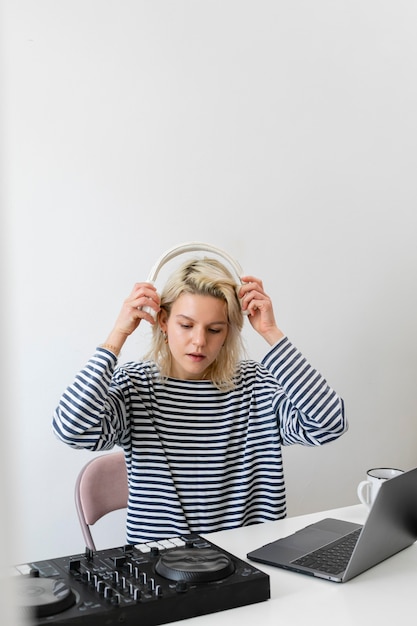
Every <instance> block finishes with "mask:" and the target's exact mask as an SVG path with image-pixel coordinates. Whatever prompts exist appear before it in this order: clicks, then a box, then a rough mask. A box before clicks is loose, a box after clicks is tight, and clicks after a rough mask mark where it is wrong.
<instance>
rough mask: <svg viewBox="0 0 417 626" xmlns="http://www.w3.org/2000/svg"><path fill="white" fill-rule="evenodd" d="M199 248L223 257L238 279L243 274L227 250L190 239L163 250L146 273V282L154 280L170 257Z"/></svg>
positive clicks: (195, 250)
mask: <svg viewBox="0 0 417 626" xmlns="http://www.w3.org/2000/svg"><path fill="white" fill-rule="evenodd" d="M199 250H203V251H205V252H212V253H213V254H217V255H218V256H220V257H222V258H223V259H225V260H226V261H227V262H228V263H229V264H230V265H231V267H232V268H233V269H234V271H235V272H236V275H237V277H238V279H239V281H240V277H241V276H242V274H243V270H242V268H241V266H240V265H239V263H238V262H237V261H236V260H235V259H233V258H232V257H231V256H230V255H229V254H227V252H225V251H224V250H221V249H220V248H216V247H215V246H212V245H210V244H207V243H202V242H199V241H190V242H188V243H182V244H179V245H178V246H174V247H173V248H170V249H169V250H167V251H166V252H164V254H163V255H162V256H161V257H160V258H159V259H158V261H157V262H156V263H155V265H154V266H153V268H152V269H151V271H150V273H149V275H148V282H150V283H153V282H154V281H155V280H156V277H157V276H158V274H159V271H160V269H161V268H162V266H163V265H165V263H168V261H170V260H171V259H173V258H175V257H176V256H179V255H180V254H184V253H185V252H197V251H199Z"/></svg>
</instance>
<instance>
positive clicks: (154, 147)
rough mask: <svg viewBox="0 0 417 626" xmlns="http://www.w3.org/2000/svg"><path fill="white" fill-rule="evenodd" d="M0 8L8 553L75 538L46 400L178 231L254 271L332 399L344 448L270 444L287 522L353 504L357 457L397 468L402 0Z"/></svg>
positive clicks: (414, 12)
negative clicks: (10, 483)
mask: <svg viewBox="0 0 417 626" xmlns="http://www.w3.org/2000/svg"><path fill="white" fill-rule="evenodd" d="M4 10H5V16H4V19H3V29H4V33H5V39H4V44H5V55H4V59H5V70H6V73H5V77H4V81H5V87H6V89H5V100H4V105H5V110H4V144H3V145H4V148H5V154H6V157H7V158H6V163H5V178H6V183H7V184H6V188H5V195H6V207H7V213H6V220H7V224H6V227H7V241H8V255H9V257H8V258H9V267H10V270H9V276H10V278H11V287H10V290H9V292H8V294H7V301H8V302H9V303H10V302H11V306H10V309H11V311H12V316H13V320H14V324H12V325H11V328H10V329H7V330H6V332H7V336H8V337H9V338H10V339H11V341H12V345H13V351H12V354H11V360H10V361H9V365H10V369H9V375H10V378H11V382H10V385H11V386H10V388H9V391H11V393H12V397H13V403H12V408H11V410H10V411H9V412H8V413H7V414H5V415H3V421H4V422H9V424H10V425H11V427H12V429H13V437H12V438H11V439H10V440H9V441H8V446H7V449H8V450H11V451H12V465H13V473H14V475H15V484H16V487H17V496H16V497H17V505H16V511H17V518H18V522H17V523H18V527H19V530H20V534H21V536H19V541H18V542H16V543H15V545H14V546H13V558H14V559H15V561H21V560H29V559H37V558H47V557H53V556H58V555H63V554H71V553H75V552H79V551H81V550H82V549H83V543H82V539H81V535H80V531H79V529H78V524H77V520H76V516H75V509H74V504H73V486H74V482H75V478H76V475H77V473H78V471H79V469H80V468H81V466H82V465H83V464H84V463H85V462H86V461H87V460H89V459H90V458H92V457H91V453H88V452H79V451H74V450H71V449H69V448H66V447H65V446H64V445H63V444H61V443H59V442H58V441H56V440H55V439H54V437H53V435H52V432H51V416H52V412H53V410H54V408H55V405H56V403H57V402H58V399H59V396H60V394H61V392H62V391H63V389H64V387H65V386H66V385H67V384H68V383H69V382H70V381H71V380H72V378H73V376H74V374H75V373H76V371H77V370H78V369H79V368H80V367H81V366H82V365H83V364H84V362H85V361H86V360H87V358H88V357H89V356H90V354H91V352H92V351H93V349H94V347H95V346H96V345H97V344H98V343H100V342H102V341H103V340H104V339H105V337H106V334H107V332H108V331H109V329H110V328H111V325H112V323H113V320H114V318H115V316H116V314H117V313H118V310H119V308H120V305H121V302H122V300H123V299H124V297H125V296H127V294H128V293H129V292H130V289H131V286H132V284H133V283H134V282H135V281H136V280H143V279H145V278H146V276H147V274H148V271H149V269H150V267H151V266H152V265H153V263H154V262H155V260H156V259H157V258H158V257H159V256H160V254H161V253H162V252H163V251H164V250H165V249H167V248H169V247H171V246H173V245H175V244H177V243H180V242H183V241H188V240H203V241H206V242H209V243H212V244H214V245H217V246H220V247H222V248H224V249H226V250H227V251H228V252H229V253H230V254H232V255H233V256H235V257H236V258H237V259H238V260H239V261H240V263H241V265H242V266H243V268H244V270H245V271H246V272H248V273H253V274H255V275H259V276H261V277H262V278H263V280H264V284H265V286H266V288H267V290H268V291H269V293H270V294H271V296H272V297H273V300H274V303H275V309H276V315H277V318H278V320H279V323H280V325H281V327H282V328H283V329H284V331H285V332H287V334H288V335H289V337H290V338H291V339H292V341H293V342H294V343H295V344H296V345H297V346H298V347H299V348H300V349H302V351H303V352H304V354H305V355H306V356H307V357H308V358H309V359H310V361H311V362H312V363H313V364H314V365H316V366H317V367H318V368H319V369H320V370H321V371H322V373H323V374H325V376H326V377H327V379H328V381H329V382H330V384H331V385H332V386H334V387H335V388H336V389H337V390H338V391H339V392H340V393H341V394H342V395H343V397H344V398H345V401H346V408H347V415H348V417H349V420H350V430H349V432H348V433H347V434H346V435H345V436H344V437H343V438H341V439H340V440H339V441H338V442H336V443H334V444H332V445H329V446H328V447H324V448H321V449H307V448H301V447H297V448H295V447H294V448H291V449H287V450H286V451H285V462H286V476H287V486H288V491H289V493H288V505H289V513H290V514H298V513H303V512H307V511H312V510H319V509H323V508H330V507H334V506H339V505H345V504H350V503H354V502H356V484H357V483H358V481H359V480H360V479H361V478H362V476H363V474H364V471H365V470H366V469H367V468H368V467H370V466H374V465H381V464H382V465H389V466H399V467H402V468H405V469H408V468H410V467H414V466H415V465H416V464H417V426H416V417H417V411H416V408H415V399H414V396H415V381H416V369H417V366H416V363H417V361H416V348H417V342H416V336H417V334H416V326H415V322H416V312H417V306H416V288H415V285H416V265H417V247H416V243H415V241H416V215H417V212H416V199H417V189H416V175H415V173H416V143H417V127H416V119H417V118H416V114H415V112H416V110H417V87H416V80H415V77H416V75H417V40H416V37H415V23H416V18H417V5H416V3H415V2H413V1H412V0H410V1H406V0H396V1H395V2H394V1H388V0H351V1H350V2H344V1H341V0H328V1H326V0H316V1H315V2H310V1H309V0H305V1H303V0H286V1H282V0H281V1H277V0H256V1H255V0H201V1H198V0H189V1H186V0H176V1H173V0H148V1H144V0H134V1H133V0H132V1H127V0H125V1H110V0H60V1H59V2H57V1H56V0H38V1H37V2H32V1H28V0H9V1H8V2H7V1H6V2H5V3H4ZM245 334H246V339H247V345H248V349H249V352H250V354H251V356H253V357H256V358H259V357H261V356H262V354H263V351H264V349H265V347H264V345H263V344H262V343H261V341H260V340H259V339H258V338H257V337H255V336H254V334H253V332H251V330H250V329H249V328H247V329H246V331H245ZM146 338H147V334H146V332H145V331H144V329H143V328H142V327H141V328H140V329H139V331H138V333H137V336H136V337H133V338H131V340H130V343H129V345H128V346H126V348H125V350H124V351H123V355H122V358H123V359H124V360H128V359H131V358H136V357H138V356H140V354H141V353H142V352H143V350H144V347H145V346H146ZM119 523H120V520H117V521H115V522H114V523H112V528H110V529H109V530H106V533H105V537H104V539H105V540H106V541H108V543H109V545H112V543H113V542H114V541H117V542H119V541H120V542H123V540H124V535H123V533H121V532H120V529H118V528H117V526H118V524H119ZM115 537H117V539H116V538H115Z"/></svg>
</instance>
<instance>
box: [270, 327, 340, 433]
mask: <svg viewBox="0 0 417 626" xmlns="http://www.w3.org/2000/svg"><path fill="white" fill-rule="evenodd" d="M263 365H264V366H265V367H266V368H267V369H268V370H269V372H270V373H271V374H272V375H273V376H274V378H275V379H276V380H277V381H278V383H279V387H280V389H278V390H277V391H276V393H275V394H274V396H273V398H272V404H273V407H274V411H275V412H276V413H277V414H278V415H279V422H280V423H279V427H280V431H281V437H282V442H283V443H284V444H285V445H289V444H294V443H301V444H304V445H322V444H324V443H327V442H330V441H333V440H335V439H337V438H338V437H340V435H342V434H343V433H344V432H345V431H346V430H347V421H346V418H345V412H344V402H343V400H342V398H341V397H340V396H339V395H338V394H337V393H336V392H335V391H334V390H333V389H332V388H331V387H330V386H329V385H328V383H327V381H326V380H325V379H324V378H323V376H322V375H321V374H320V373H319V372H318V371H317V370H316V369H314V368H313V367H312V366H311V365H310V364H309V363H308V361H307V360H306V359H305V358H304V356H303V355H302V354H301V353H300V352H299V351H298V350H297V349H296V348H295V347H294V346H293V345H292V343H291V342H290V341H289V340H288V338H286V337H285V338H284V339H282V340H281V341H280V342H278V344H277V345H276V346H274V347H273V348H272V349H271V350H270V351H269V352H268V354H267V355H266V356H265V358H264V359H263Z"/></svg>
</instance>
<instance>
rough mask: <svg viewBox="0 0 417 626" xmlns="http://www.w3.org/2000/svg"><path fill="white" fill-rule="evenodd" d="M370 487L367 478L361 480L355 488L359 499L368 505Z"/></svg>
mask: <svg viewBox="0 0 417 626" xmlns="http://www.w3.org/2000/svg"><path fill="white" fill-rule="evenodd" d="M370 487H371V483H370V482H369V480H362V481H361V482H360V483H359V485H358V489H357V492H358V498H359V500H360V501H361V502H362V504H366V506H369V505H370Z"/></svg>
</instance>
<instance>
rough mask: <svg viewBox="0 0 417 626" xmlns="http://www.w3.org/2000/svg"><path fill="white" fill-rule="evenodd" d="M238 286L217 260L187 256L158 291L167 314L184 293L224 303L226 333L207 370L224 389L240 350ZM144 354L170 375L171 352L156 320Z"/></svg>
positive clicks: (164, 375)
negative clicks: (221, 346)
mask: <svg viewBox="0 0 417 626" xmlns="http://www.w3.org/2000/svg"><path fill="white" fill-rule="evenodd" d="M238 289H239V285H238V284H237V282H236V280H235V279H234V278H233V275H232V274H231V272H229V270H228V269H227V268H226V267H225V266H224V265H223V264H222V263H220V261H218V260H217V259H212V258H207V257H205V258H202V259H200V258H195V259H192V260H188V261H186V262H185V263H183V264H182V265H180V267H178V269H177V270H176V271H175V272H174V273H173V274H171V276H170V277H169V278H168V280H167V282H166V284H165V286H164V288H163V290H162V292H161V309H163V310H164V311H165V312H166V313H167V315H168V317H169V316H170V314H171V309H172V305H173V304H174V302H175V301H176V300H177V298H179V296H180V295H181V294H183V293H190V294H195V295H204V296H213V297H214V298H219V299H220V300H223V301H224V302H225V303H226V310H227V322H228V333H227V337H226V340H225V342H224V346H223V348H222V349H221V350H220V352H219V355H218V357H217V358H216V360H215V361H214V363H212V365H211V366H210V369H209V371H208V374H209V376H210V379H211V381H212V383H213V384H214V385H215V386H216V387H217V388H218V389H221V390H224V391H226V390H229V389H233V387H234V377H235V373H236V365H237V363H238V361H239V360H240V359H241V357H242V353H243V342H242V337H241V330H242V327H243V313H242V308H241V305H240V302H239V298H238V295H237V292H238ZM146 358H150V359H152V360H153V361H155V363H156V364H157V365H158V367H159V371H160V374H161V376H162V378H168V377H169V375H170V372H171V365H172V356H171V352H170V349H169V346H168V345H167V343H166V342H165V340H164V336H163V333H162V332H161V329H160V327H159V324H158V323H156V324H155V325H154V326H153V327H152V340H151V348H150V350H149V352H148V354H147V355H146Z"/></svg>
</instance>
